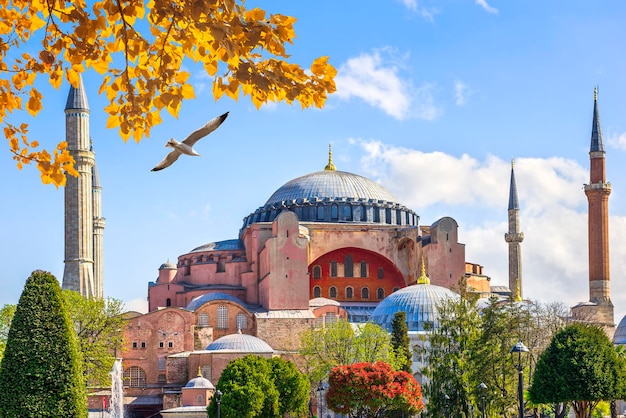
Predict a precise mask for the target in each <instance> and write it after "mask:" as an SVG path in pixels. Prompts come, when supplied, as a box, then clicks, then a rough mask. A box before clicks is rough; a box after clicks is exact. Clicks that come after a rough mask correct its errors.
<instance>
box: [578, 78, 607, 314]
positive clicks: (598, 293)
mask: <svg viewBox="0 0 626 418" xmlns="http://www.w3.org/2000/svg"><path fill="white" fill-rule="evenodd" d="M589 159H590V179H589V184H585V194H586V195H587V200H588V202H589V213H588V234H589V235H588V239H589V301H590V302H592V303H593V304H595V306H596V309H595V311H596V312H595V318H593V320H594V321H595V322H598V323H602V324H606V325H612V326H614V322H613V303H612V302H611V288H610V269H609V195H610V194H611V183H608V182H607V181H606V166H605V162H606V160H605V151H604V143H603V141H602V130H601V128H600V114H599V112H598V88H597V87H596V88H595V89H594V92H593V122H592V128H591V147H590V149H589Z"/></svg>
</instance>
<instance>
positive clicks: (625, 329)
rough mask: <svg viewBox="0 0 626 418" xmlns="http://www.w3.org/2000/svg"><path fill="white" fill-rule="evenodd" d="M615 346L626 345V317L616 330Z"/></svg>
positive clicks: (614, 335)
mask: <svg viewBox="0 0 626 418" xmlns="http://www.w3.org/2000/svg"><path fill="white" fill-rule="evenodd" d="M613 344H626V316H624V317H623V318H622V320H621V321H619V325H618V326H617V328H616V329H615V334H613Z"/></svg>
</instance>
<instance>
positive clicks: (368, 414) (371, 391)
mask: <svg viewBox="0 0 626 418" xmlns="http://www.w3.org/2000/svg"><path fill="white" fill-rule="evenodd" d="M328 383H329V390H328V395H327V397H326V399H327V402H328V407H329V408H330V409H331V410H332V411H335V412H339V413H341V414H347V415H348V416H350V417H353V418H379V417H384V416H388V415H389V414H390V413H391V412H402V413H406V414H408V415H413V414H416V413H418V412H419V411H421V410H422V409H423V407H424V404H423V403H422V392H421V388H420V385H419V383H417V381H416V380H415V378H414V377H413V375H411V374H409V373H407V372H404V371H395V370H394V369H393V368H392V367H391V365H390V364H387V363H384V362H381V361H379V362H376V363H355V364H349V365H343V366H337V367H334V368H333V369H332V370H331V371H330V376H329V379H328Z"/></svg>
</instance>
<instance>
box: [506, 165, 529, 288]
mask: <svg viewBox="0 0 626 418" xmlns="http://www.w3.org/2000/svg"><path fill="white" fill-rule="evenodd" d="M508 213H509V232H507V233H506V234H504V240H505V241H506V242H507V243H508V244H509V290H510V291H511V300H523V295H522V249H521V245H520V244H521V243H522V241H524V233H523V232H520V230H519V229H520V227H519V224H520V220H519V200H518V198H517V185H516V183H515V160H511V183H510V187H509V209H508Z"/></svg>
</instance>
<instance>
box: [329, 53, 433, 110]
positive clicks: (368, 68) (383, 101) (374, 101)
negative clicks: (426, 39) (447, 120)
mask: <svg viewBox="0 0 626 418" xmlns="http://www.w3.org/2000/svg"><path fill="white" fill-rule="evenodd" d="M383 53H384V54H385V56H384V57H383V56H382V54H383ZM404 60H406V58H397V57H395V56H393V54H392V53H391V51H389V50H376V51H374V52H373V53H371V54H361V55H359V56H358V57H354V58H350V59H348V60H347V61H346V62H345V63H344V64H342V65H341V66H340V67H339V70H338V73H337V76H336V78H335V82H336V84H337V92H336V93H335V96H336V97H339V98H340V99H343V100H349V99H351V98H352V97H357V98H360V99H362V100H364V101H365V102H366V103H368V104H369V105H371V106H374V107H378V108H380V109H382V110H383V111H384V112H385V113H387V114H388V115H390V116H392V117H394V118H396V119H401V120H402V119H407V118H411V117H417V118H421V119H426V120H432V119H435V118H437V117H438V116H439V114H440V113H441V111H440V109H439V108H437V107H436V106H435V104H434V99H433V95H432V86H431V85H429V84H423V85H422V86H420V87H415V86H413V83H412V82H411V80H410V79H404V78H402V77H401V76H400V74H399V73H400V69H401V68H402V66H403V61H404Z"/></svg>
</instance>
